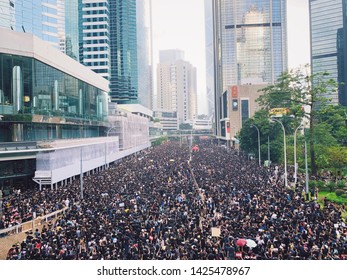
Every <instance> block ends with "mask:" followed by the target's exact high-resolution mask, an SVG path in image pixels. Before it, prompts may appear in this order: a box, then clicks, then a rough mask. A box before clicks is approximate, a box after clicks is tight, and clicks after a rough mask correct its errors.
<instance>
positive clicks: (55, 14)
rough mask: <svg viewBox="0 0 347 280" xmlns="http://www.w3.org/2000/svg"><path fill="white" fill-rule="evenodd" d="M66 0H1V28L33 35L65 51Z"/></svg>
mask: <svg viewBox="0 0 347 280" xmlns="http://www.w3.org/2000/svg"><path fill="white" fill-rule="evenodd" d="M64 3H65V1H64V0H10V1H9V0H0V11H1V12H0V27H4V28H8V29H12V30H15V31H19V32H25V33H31V34H34V35H35V36H37V37H39V38H40V39H42V40H44V41H47V42H49V43H50V44H51V45H53V46H55V47H56V48H59V49H62V50H64V47H65V46H64V41H65V38H64V37H65V34H64V30H65V27H64Z"/></svg>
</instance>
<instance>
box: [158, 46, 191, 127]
mask: <svg viewBox="0 0 347 280" xmlns="http://www.w3.org/2000/svg"><path fill="white" fill-rule="evenodd" d="M157 110H159V111H166V112H177V116H178V119H179V122H180V123H188V122H189V123H191V122H192V121H193V120H194V119H195V118H196V116H197V85H196V68H195V67H193V66H192V65H191V64H190V63H189V62H188V61H185V60H184V53H183V51H180V50H163V51H160V53H159V64H158V67H157Z"/></svg>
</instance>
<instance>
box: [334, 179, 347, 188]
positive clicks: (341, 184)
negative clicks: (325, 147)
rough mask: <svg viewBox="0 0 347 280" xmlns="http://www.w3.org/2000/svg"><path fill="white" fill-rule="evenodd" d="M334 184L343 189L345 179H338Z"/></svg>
mask: <svg viewBox="0 0 347 280" xmlns="http://www.w3.org/2000/svg"><path fill="white" fill-rule="evenodd" d="M336 185H337V187H338V188H339V189H343V188H345V187H346V180H341V181H338V182H337V184H336Z"/></svg>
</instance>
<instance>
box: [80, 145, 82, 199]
mask: <svg viewBox="0 0 347 280" xmlns="http://www.w3.org/2000/svg"><path fill="white" fill-rule="evenodd" d="M82 149H83V148H82V147H81V149H80V153H81V154H80V159H81V162H80V165H81V173H80V190H81V199H83V152H82Z"/></svg>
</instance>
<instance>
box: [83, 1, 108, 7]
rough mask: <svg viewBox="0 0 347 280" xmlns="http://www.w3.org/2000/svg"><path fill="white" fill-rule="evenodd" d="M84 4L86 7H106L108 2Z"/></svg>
mask: <svg viewBox="0 0 347 280" xmlns="http://www.w3.org/2000/svg"><path fill="white" fill-rule="evenodd" d="M84 6H85V7H86V8H90V7H108V2H107V1H105V2H100V3H86V4H84Z"/></svg>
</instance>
